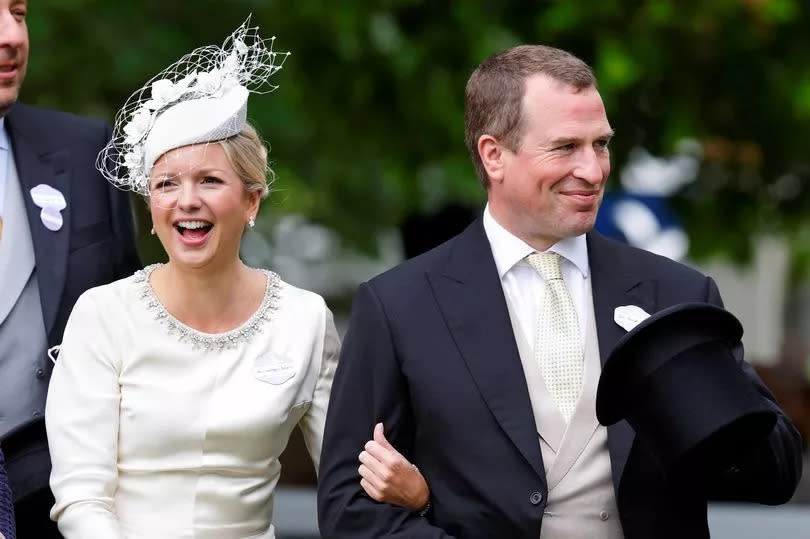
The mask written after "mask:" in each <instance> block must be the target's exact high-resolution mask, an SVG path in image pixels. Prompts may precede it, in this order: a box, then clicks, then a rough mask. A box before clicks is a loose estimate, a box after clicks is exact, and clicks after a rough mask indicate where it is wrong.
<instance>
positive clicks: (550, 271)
mask: <svg viewBox="0 0 810 539" xmlns="http://www.w3.org/2000/svg"><path fill="white" fill-rule="evenodd" d="M526 261H527V262H528V263H529V265H530V266H531V267H533V268H534V271H536V272H537V273H539V274H540V276H541V277H542V278H543V280H544V281H552V280H554V279H562V271H561V270H560V255H558V254H557V253H552V252H545V253H532V254H530V255H529V256H527V257H526Z"/></svg>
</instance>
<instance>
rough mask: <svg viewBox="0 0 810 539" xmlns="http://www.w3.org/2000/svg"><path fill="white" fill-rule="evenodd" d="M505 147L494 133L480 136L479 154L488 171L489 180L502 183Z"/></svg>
mask: <svg viewBox="0 0 810 539" xmlns="http://www.w3.org/2000/svg"><path fill="white" fill-rule="evenodd" d="M504 151H505V150H504V147H503V146H502V145H501V143H500V142H498V139H496V138H495V137H493V136H492V135H481V136H480V137H478V155H479V156H480V157H481V162H482V163H483V164H484V170H486V171H487V175H488V176H489V181H491V182H494V183H500V182H501V181H503V173H504V164H505V162H504V157H505V155H504Z"/></svg>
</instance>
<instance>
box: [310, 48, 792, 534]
mask: <svg viewBox="0 0 810 539" xmlns="http://www.w3.org/2000/svg"><path fill="white" fill-rule="evenodd" d="M465 112H466V115H465V116H466V141H467V146H468V149H469V151H470V153H471V156H472V159H473V163H474V165H475V168H476V171H477V173H478V175H479V177H480V179H481V181H482V183H483V184H484V187H485V189H486V192H487V199H488V203H487V207H486V208H485V210H484V212H483V215H482V217H481V218H479V219H478V220H477V221H475V222H474V223H473V224H472V225H470V226H469V227H468V228H467V229H466V230H465V231H464V232H462V233H461V234H459V235H458V236H456V237H455V238H453V239H451V240H449V241H448V242H446V243H444V244H443V245H441V246H439V247H437V248H435V249H433V250H431V251H429V252H428V253H426V254H424V255H422V256H419V257H416V258H414V259H412V260H409V261H407V262H405V263H403V264H402V265H400V266H398V267H396V268H394V269H393V270H391V271H389V272H386V273H384V274H383V275H381V276H378V277H376V278H374V279H372V280H371V281H369V282H368V283H364V284H362V285H361V286H360V287H359V289H358V291H357V294H356V297H355V301H354V306H353V312H352V317H351V320H350V326H349V332H348V334H347V336H346V339H345V342H344V344H343V351H342V355H341V359H340V363H339V367H338V371H337V373H336V377H335V381H334V384H333V388H332V398H331V402H330V406H329V412H328V416H327V422H326V432H325V437H324V444H323V451H322V455H321V465H320V476H319V481H320V485H319V492H318V510H319V521H320V526H321V533H322V534H323V536H324V537H325V538H328V539H332V538H349V537H351V538H368V537H402V538H409V539H410V538H417V537H418V538H445V537H463V538H465V539H472V538H492V537H497V538H506V537H508V538H510V539H523V538H525V539H537V538H538V537H542V538H550V539H555V538H571V537H600V538H608V537H610V538H614V537H616V538H618V537H627V538H641V539H649V538H652V537H655V538H666V537H678V538H684V537H689V538H690V539H694V538H700V537H708V525H707V519H706V506H707V500H708V499H711V498H722V499H728V500H745V501H754V502H760V503H767V504H778V503H783V502H785V501H787V500H788V499H789V498H790V497H791V495H792V493H793V491H794V489H795V487H796V484H797V482H798V479H799V476H800V473H801V460H800V459H801V447H800V443H799V438H798V435H797V433H796V430H795V429H794V428H793V426H792V425H791V424H790V422H789V421H788V420H787V419H786V417H785V416H784V414H783V413H782V412H781V410H780V409H779V408H778V406H777V405H776V404H775V403H774V401H773V398H772V396H771V394H770V393H769V392H768V390H767V389H766V388H765V387H764V386H763V385H762V383H761V382H760V381H759V379H758V378H757V377H756V375H755V373H754V372H753V370H752V369H751V367H750V366H749V365H747V364H746V363H745V362H744V361H743V358H742V349H741V346H737V347H736V348H735V349H734V350H733V353H734V356H735V358H736V360H737V361H738V362H739V367H740V368H741V369H742V370H743V371H744V372H745V374H746V375H747V380H749V381H750V384H752V387H755V388H756V390H757V391H758V392H759V395H761V398H762V401H763V402H764V403H766V404H767V406H768V407H769V408H770V409H772V410H773V411H774V412H775V413H776V414H777V417H778V420H777V422H776V425H775V426H774V428H773V430H772V431H771V432H770V434H769V435H768V437H767V439H765V440H764V441H763V442H762V443H761V444H757V445H755V446H752V447H740V448H738V452H737V453H736V454H735V455H731V456H730V460H731V463H732V464H730V465H728V466H725V465H724V466H723V467H721V468H718V469H713V468H712V469H708V470H706V471H705V473H700V474H697V473H696V474H694V475H689V474H687V475H684V476H679V475H677V474H668V473H667V471H666V470H664V469H662V468H661V467H660V466H659V464H658V460H657V458H656V455H654V454H651V452H650V451H649V450H648V449H647V447H645V446H644V444H643V443H640V441H639V439H638V438H637V437H636V433H635V432H634V431H633V429H632V428H631V427H630V426H629V424H628V423H627V422H626V421H620V422H619V423H617V424H615V425H613V426H611V427H608V428H605V427H604V426H601V425H599V424H598V422H597V420H596V416H595V410H594V408H595V393H596V387H597V381H598V377H599V371H600V368H601V362H604V361H605V359H606V358H607V357H608V355H609V353H610V351H611V350H612V349H613V347H614V345H615V344H616V343H617V341H618V340H619V339H620V338H621V337H622V336H623V335H625V334H626V332H627V331H628V320H631V321H633V319H634V318H635V320H634V321H633V323H638V321H639V320H640V319H641V317H643V315H644V314H649V313H655V312H657V311H660V310H661V309H664V308H666V307H668V306H671V305H674V304H677V303H683V302H706V303H712V304H715V305H721V304H722V301H721V298H720V295H719V292H718V290H717V287H716V286H715V284H714V282H713V281H712V279H711V278H709V277H706V276H704V275H702V274H700V273H699V272H697V271H694V270H692V269H690V268H687V267H686V266H683V265H680V264H678V263H676V262H673V261H671V260H668V259H665V258H662V257H659V256H655V255H652V254H649V253H647V252H644V251H641V250H638V249H635V248H633V247H629V246H627V245H624V244H620V243H617V242H614V241H611V240H608V239H606V238H604V237H602V236H600V235H598V234H597V233H594V232H592V231H591V229H592V227H593V224H594V220H595V218H596V214H597V210H598V207H599V203H600V202H601V199H602V194H603V189H604V186H605V182H606V181H607V178H608V174H609V172H610V159H609V152H608V142H609V140H610V138H611V136H612V130H611V128H610V125H609V123H608V120H607V117H606V113H605V109H604V106H603V104H602V100H601V97H600V95H599V92H598V91H597V89H596V80H595V79H594V77H593V74H592V72H591V70H590V68H589V67H588V66H587V65H586V64H584V63H583V62H582V61H581V60H579V59H577V58H575V57H573V56H572V55H570V54H568V53H566V52H564V51H561V50H558V49H554V48H551V47H543V46H521V47H516V48H513V49H509V50H507V51H504V52H502V53H499V54H496V55H494V56H493V57H491V58H489V59H487V60H485V61H484V62H483V63H482V64H481V65H480V66H479V67H478V68H477V69H476V71H475V72H474V73H473V74H472V76H471V77H470V80H469V82H468V84H467V90H466V102H465ZM617 308H620V309H619V310H617ZM622 308H623V309H622ZM640 313H643V314H640ZM620 324H621V325H620ZM711 359H712V358H710V357H707V358H706V360H707V361H711ZM744 380H746V379H744ZM744 383H748V382H747V381H746V382H744ZM689 398H692V397H691V396H690V397H689ZM377 422H382V423H383V424H384V426H385V433H386V436H387V438H388V440H390V442H391V443H392V444H393V446H395V447H396V448H397V449H399V450H400V451H401V452H402V454H403V455H405V456H406V457H407V458H408V459H409V460H410V461H411V462H413V463H414V464H416V465H418V467H419V470H420V471H421V472H422V474H423V475H424V477H425V478H426V480H427V482H428V484H429V487H430V491H431V494H430V499H431V502H430V505H429V506H428V507H427V508H426V509H427V510H426V511H423V512H420V513H415V512H410V511H408V510H406V509H402V508H399V507H394V506H391V505H386V504H379V503H376V502H375V501H373V500H372V499H370V498H369V497H368V496H367V495H365V493H364V492H363V489H362V488H361V484H360V475H359V473H358V465H359V464H360V463H359V462H358V454H359V453H360V452H361V451H363V447H364V444H366V441H367V440H369V438H371V436H372V430H373V428H374V425H375V424H376V423H377ZM369 443H374V442H369ZM366 447H368V446H366ZM370 452H372V453H377V452H378V451H376V450H375V451H370ZM368 453H369V452H363V454H362V455H361V457H360V458H361V461H362V463H363V464H362V466H361V468H363V467H365V472H363V473H364V477H368V470H369V468H376V467H377V463H373V462H371V461H369V460H368ZM382 475H385V474H382ZM381 480H383V481H384V480H385V478H384V477H383V478H382V479H381ZM617 517H618V518H617Z"/></svg>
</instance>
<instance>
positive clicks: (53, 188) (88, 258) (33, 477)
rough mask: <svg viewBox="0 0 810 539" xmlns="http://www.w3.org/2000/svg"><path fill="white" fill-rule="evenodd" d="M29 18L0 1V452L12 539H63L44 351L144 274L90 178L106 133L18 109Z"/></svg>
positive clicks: (127, 214) (20, 4) (120, 221)
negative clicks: (105, 297) (55, 511)
mask: <svg viewBox="0 0 810 539" xmlns="http://www.w3.org/2000/svg"><path fill="white" fill-rule="evenodd" d="M27 10H28V3H27V2H26V1H25V0H0V219H2V221H0V223H1V224H0V283H2V287H0V440H2V447H3V451H4V452H5V456H6V469H7V472H8V479H9V484H10V486H11V490H12V492H13V495H14V506H15V512H16V518H17V535H18V536H20V537H24V538H32V539H34V538H36V539H47V538H51V537H59V534H58V532H57V529H56V525H55V524H54V523H52V522H51V521H50V519H49V517H48V513H49V510H50V507H51V505H52V503H53V498H52V496H51V493H50V489H49V487H48V479H49V475H50V456H49V454H48V444H47V441H46V438H45V425H44V420H43V410H44V408H45V396H46V394H47V389H48V381H49V379H50V373H51V368H52V364H51V362H50V360H49V359H48V357H47V354H46V351H47V349H48V348H49V347H51V346H54V345H56V344H59V342H60V341H61V340H62V331H63V329H64V326H65V322H66V321H67V317H68V314H69V313H70V311H71V309H72V308H73V304H74V302H75V301H76V299H77V298H78V296H79V295H80V294H81V293H82V292H83V291H85V290H86V289H88V288H90V287H93V286H97V285H101V284H104V283H107V282H110V281H113V280H115V279H118V278H120V277H123V276H126V275H129V274H131V273H132V272H133V271H134V270H136V269H137V268H138V267H139V265H140V264H139V261H138V257H137V253H136V251H135V244H134V236H133V227H132V214H131V208H130V205H129V198H128V197H127V195H126V193H124V192H120V191H117V190H116V189H114V188H113V187H111V186H110V184H109V183H108V182H107V181H105V180H104V179H103V178H102V177H101V176H100V175H99V174H98V173H97V171H96V170H95V160H96V155H97V154H98V152H99V151H100V150H101V149H102V148H103V147H104V145H105V144H106V142H107V140H108V139H109V137H110V131H109V128H108V127H107V126H105V125H104V124H103V123H102V122H98V121H94V120H89V119H84V118H80V117H78V116H74V115H71V114H67V113H64V112H57V111H50V110H44V109H39V108H34V107H29V106H26V105H22V104H17V103H16V101H17V95H18V93H19V89H20V85H21V84H22V82H23V79H24V77H25V70H26V67H27V63H28V29H27V26H26V14H27Z"/></svg>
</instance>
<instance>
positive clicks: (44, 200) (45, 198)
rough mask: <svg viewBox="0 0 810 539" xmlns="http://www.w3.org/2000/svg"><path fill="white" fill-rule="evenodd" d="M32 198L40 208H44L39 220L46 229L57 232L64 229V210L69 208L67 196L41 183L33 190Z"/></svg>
mask: <svg viewBox="0 0 810 539" xmlns="http://www.w3.org/2000/svg"><path fill="white" fill-rule="evenodd" d="M31 198H32V199H33V201H34V204H36V205H37V206H38V207H40V208H42V211H41V212H40V213H39V218H40V219H42V224H43V225H45V228H47V229H48V230H52V231H54V232H56V231H57V230H59V229H60V228H62V223H63V220H62V213H61V212H62V210H64V209H65V208H66V207H67V202H65V196H64V195H63V194H62V192H61V191H59V190H58V189H54V188H53V187H51V186H50V185H47V184H44V183H41V184H39V185H37V186H35V187H32V188H31Z"/></svg>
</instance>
